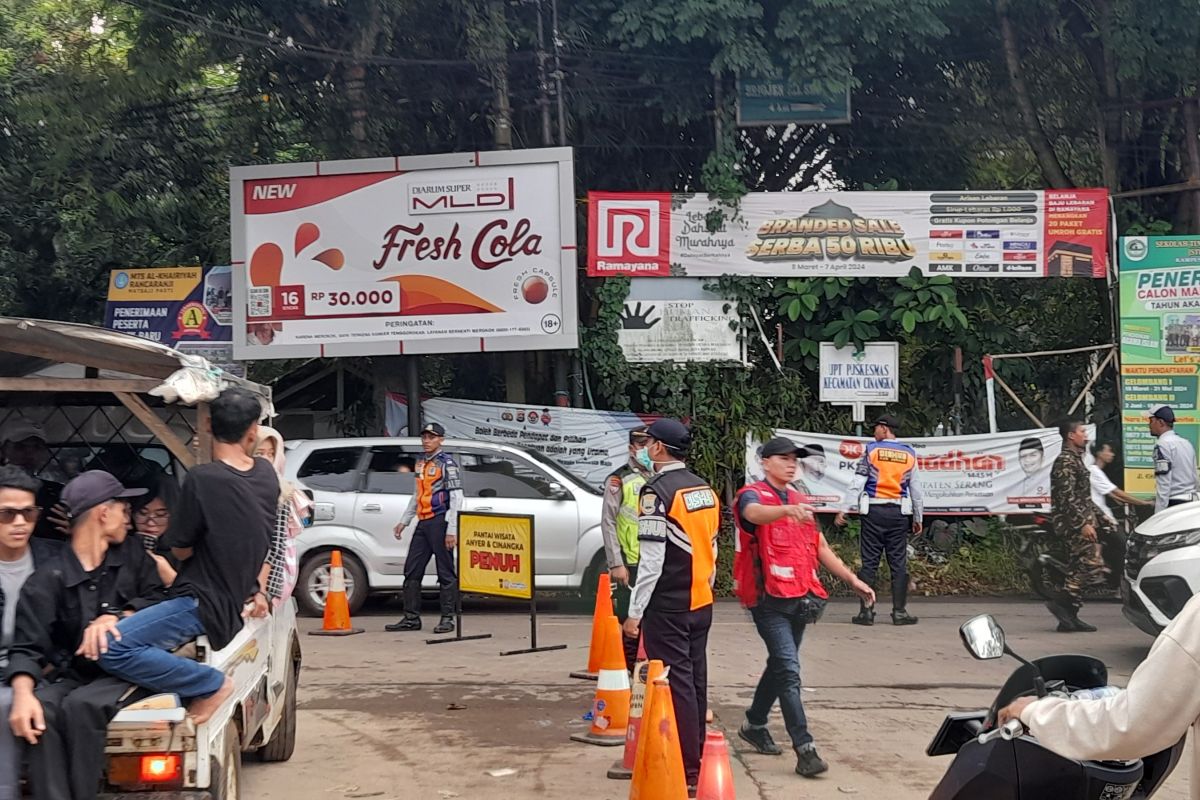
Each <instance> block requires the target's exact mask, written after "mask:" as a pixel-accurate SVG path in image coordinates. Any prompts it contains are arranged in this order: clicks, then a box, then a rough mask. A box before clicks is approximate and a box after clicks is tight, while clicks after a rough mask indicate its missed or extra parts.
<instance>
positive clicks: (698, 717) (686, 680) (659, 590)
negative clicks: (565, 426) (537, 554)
mask: <svg viewBox="0 0 1200 800" xmlns="http://www.w3.org/2000/svg"><path fill="white" fill-rule="evenodd" d="M646 435H647V437H649V442H648V443H647V445H646V446H645V447H643V448H642V449H641V450H639V451H638V454H637V459H638V461H639V463H641V465H642V466H643V467H645V468H646V469H650V470H653V472H654V477H653V478H651V479H650V480H649V481H648V482H647V483H646V485H645V487H644V488H643V489H642V495H641V515H640V517H639V518H638V544H639V547H640V549H641V553H640V556H641V560H640V562H639V564H638V579H637V583H636V584H635V585H634V587H633V598H632V599H631V600H630V603H629V617H628V618H627V619H626V620H625V625H624V629H625V635H626V636H628V637H629V638H631V639H637V637H638V634H639V632H640V633H641V634H642V635H643V642H644V644H645V647H646V655H647V656H649V657H650V658H652V659H660V660H662V662H663V663H664V664H665V665H666V666H668V667H670V668H671V673H670V677H669V682H670V685H671V699H672V701H673V704H674V707H675V721H676V723H677V724H678V726H679V746H680V750H682V752H683V771H684V775H685V776H686V777H687V784H688V787H689V789H692V788H694V787H695V786H696V783H697V781H698V780H699V777H700V752H701V747H702V745H703V741H704V722H705V716H706V714H707V710H708V654H707V650H708V631H709V628H710V627H711V626H712V605H713V591H712V586H713V581H714V579H715V577H716V564H717V529H718V528H719V527H720V523H721V507H720V503H719V502H718V501H717V494H716V492H715V491H713V488H712V487H711V486H709V485H708V484H707V483H706V482H705V481H704V480H703V479H702V478H700V477H699V476H698V475H696V474H695V473H693V472H692V471H691V470H689V469H688V468H687V465H686V464H685V463H684V459H685V458H686V457H687V453H688V448H689V447H690V446H691V443H692V436H691V433H690V432H689V431H688V429H687V428H686V427H685V426H684V425H683V423H681V422H679V421H678V420H673V419H665V418H664V419H660V420H657V421H655V422H654V423H653V424H652V425H651V426H650V427H649V428H648V429H647V430H646Z"/></svg>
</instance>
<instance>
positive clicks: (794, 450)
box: [762, 436, 808, 458]
mask: <svg viewBox="0 0 1200 800" xmlns="http://www.w3.org/2000/svg"><path fill="white" fill-rule="evenodd" d="M792 454H795V456H796V458H804V457H805V456H806V455H808V451H807V450H805V449H804V448H803V447H801V446H800V445H798V444H796V443H795V442H793V441H792V440H791V439H788V438H786V437H784V436H776V437H775V438H774V439H772V440H771V441H769V442H767V443H766V444H764V445H763V446H762V457H763V458H770V457H771V456H786V455H792Z"/></svg>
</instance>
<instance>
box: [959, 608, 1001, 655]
mask: <svg viewBox="0 0 1200 800" xmlns="http://www.w3.org/2000/svg"><path fill="white" fill-rule="evenodd" d="M958 633H959V635H960V636H961V637H962V640H963V644H964V645H966V646H967V650H968V651H969V652H970V653H971V655H973V656H975V658H978V659H980V660H987V659H992V658H1002V657H1003V656H1004V631H1003V629H1001V627H1000V624H999V623H998V622H996V619H995V617H993V616H992V615H991V614H980V615H979V616H978V617H971V619H969V620H967V621H966V622H964V623H963V624H962V627H960V628H959V629H958Z"/></svg>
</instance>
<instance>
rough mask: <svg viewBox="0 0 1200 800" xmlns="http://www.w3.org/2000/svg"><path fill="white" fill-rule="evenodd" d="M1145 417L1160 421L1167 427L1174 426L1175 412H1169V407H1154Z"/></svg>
mask: <svg viewBox="0 0 1200 800" xmlns="http://www.w3.org/2000/svg"><path fill="white" fill-rule="evenodd" d="M1146 416H1147V417H1148V418H1149V419H1161V420H1162V421H1163V422H1165V423H1167V424H1168V425H1174V424H1175V412H1174V411H1172V410H1171V407H1170V406H1155V407H1154V408H1152V409H1150V410H1149V411H1147V412H1146Z"/></svg>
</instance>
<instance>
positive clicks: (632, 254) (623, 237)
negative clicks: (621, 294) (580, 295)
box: [589, 196, 671, 275]
mask: <svg viewBox="0 0 1200 800" xmlns="http://www.w3.org/2000/svg"><path fill="white" fill-rule="evenodd" d="M670 214H671V206H670V199H669V197H667V198H660V197H637V196H627V197H601V198H593V199H592V200H591V209H590V213H589V216H590V217H591V219H590V220H589V227H590V235H591V237H592V252H591V258H592V265H593V270H594V272H595V273H605V272H608V273H614V274H631V275H636V274H639V273H642V274H665V272H666V271H667V270H668V269H669V264H670V241H669V232H670V219H671V217H670Z"/></svg>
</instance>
